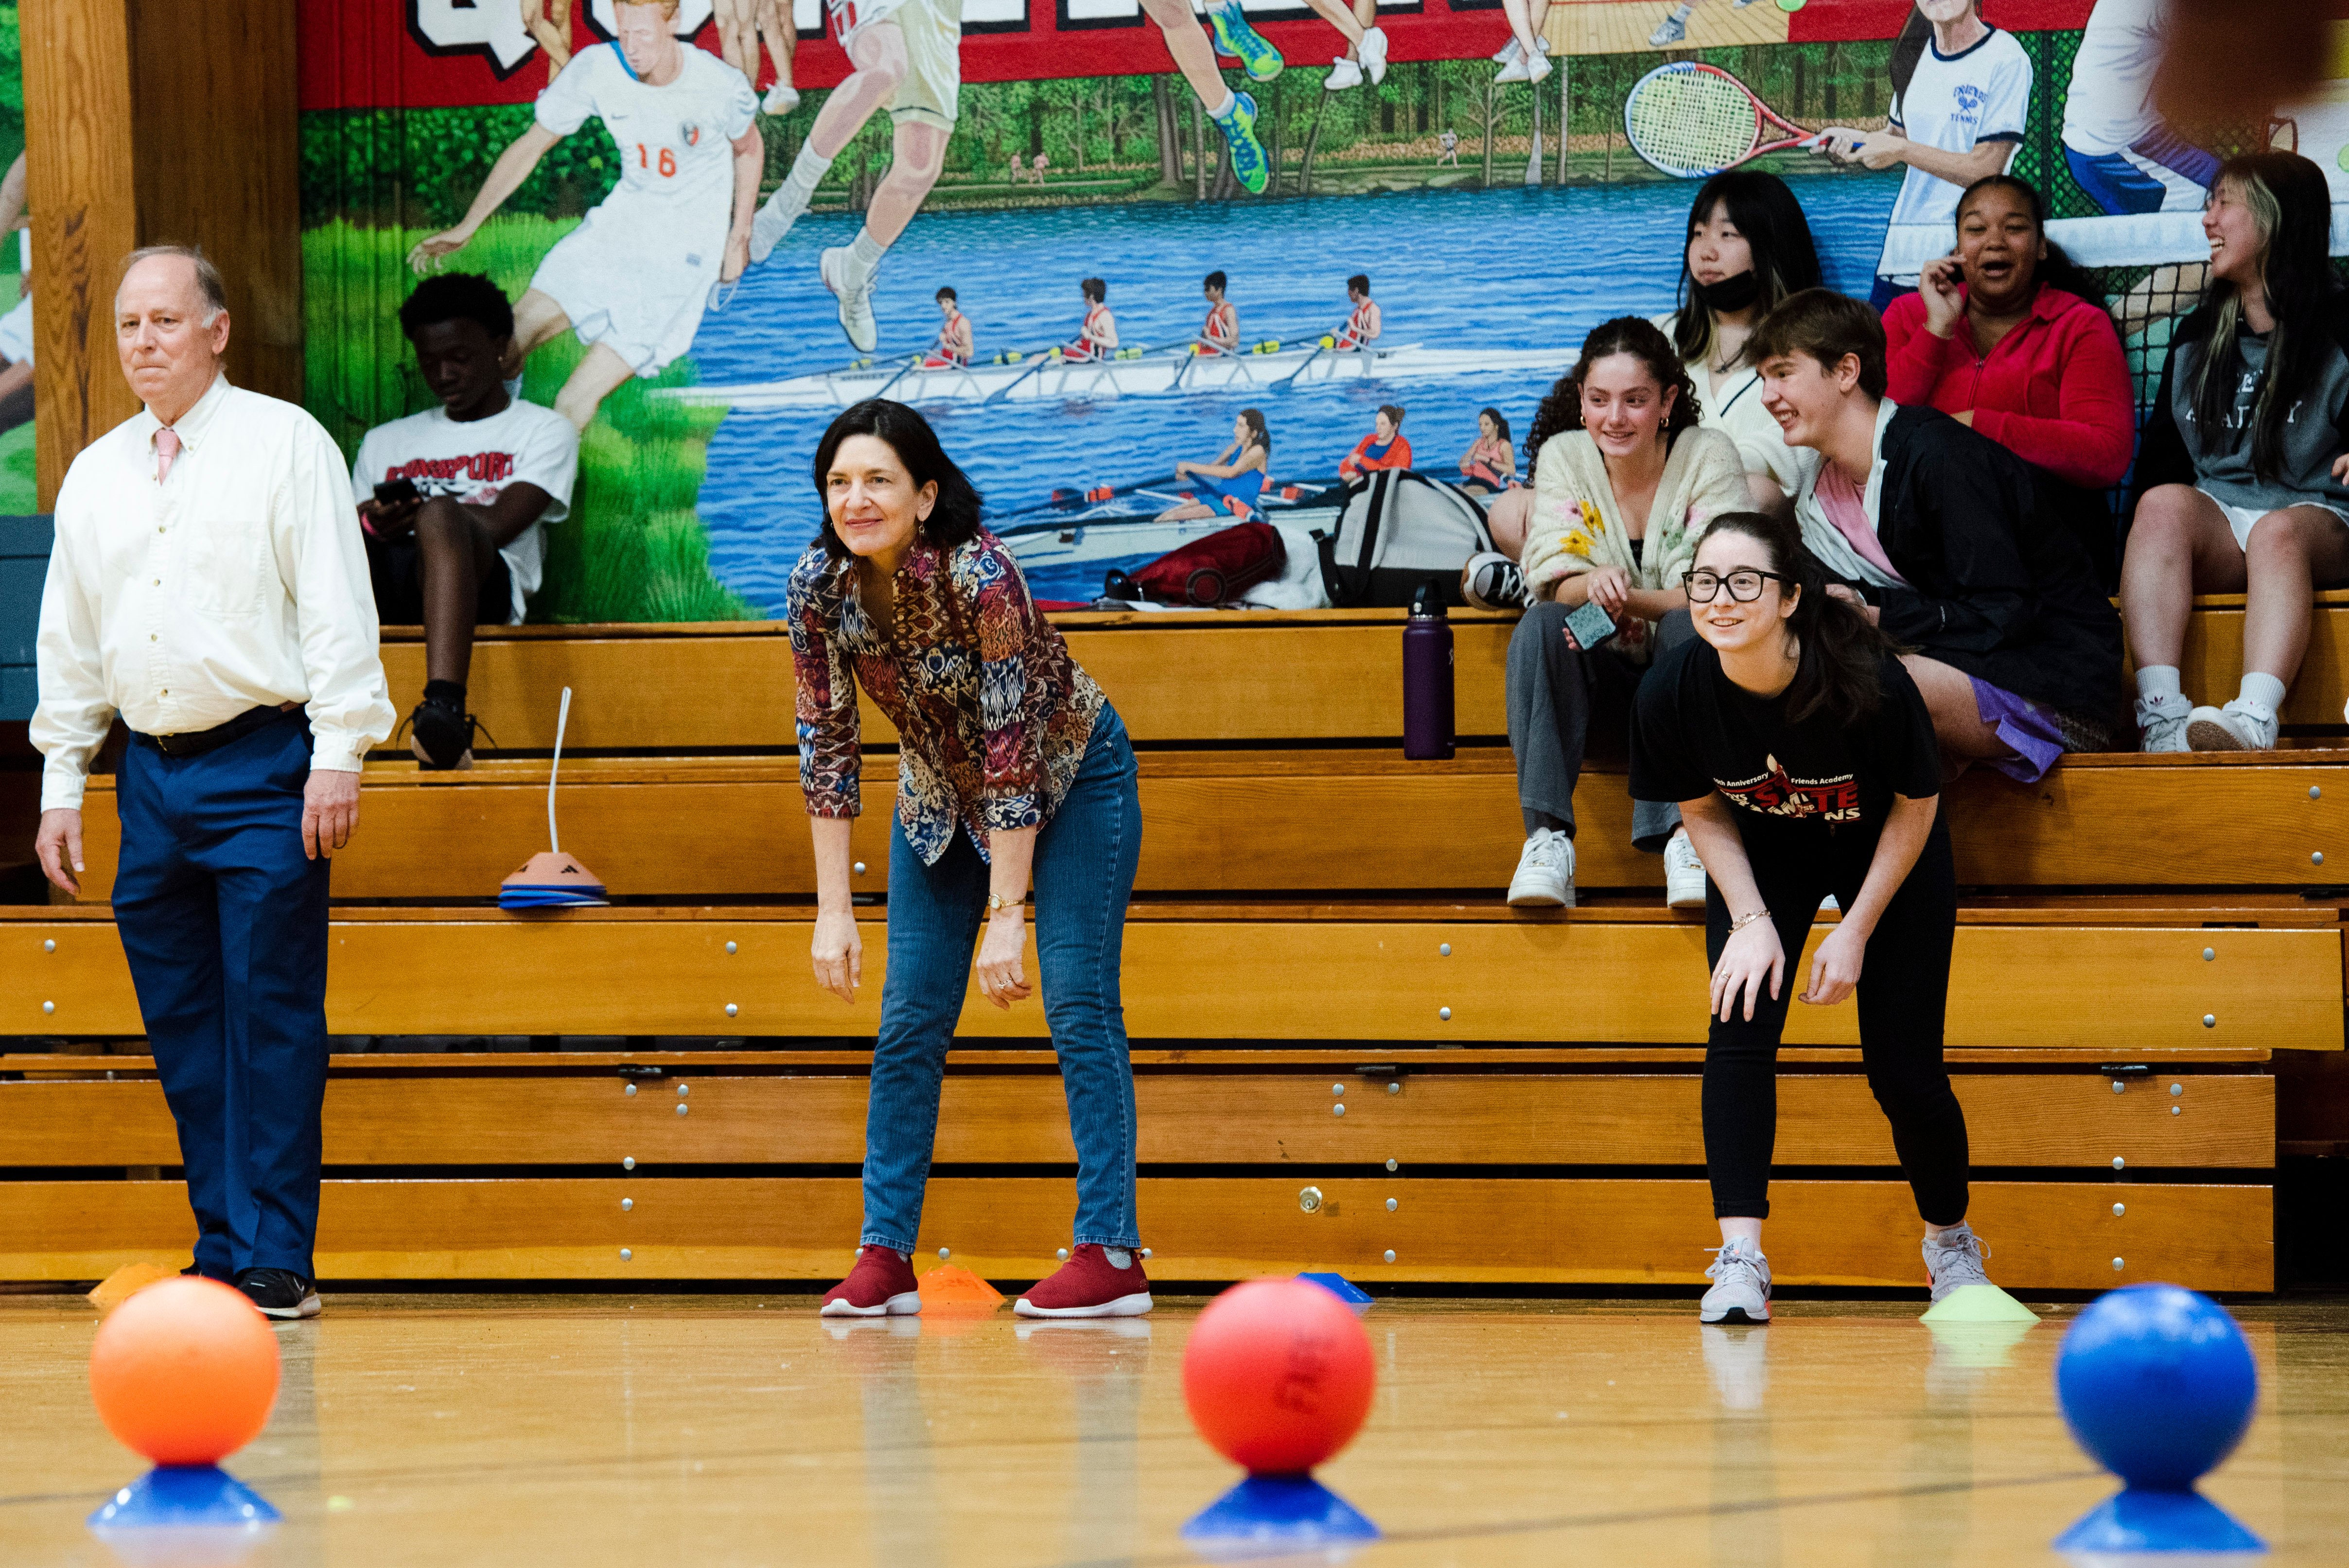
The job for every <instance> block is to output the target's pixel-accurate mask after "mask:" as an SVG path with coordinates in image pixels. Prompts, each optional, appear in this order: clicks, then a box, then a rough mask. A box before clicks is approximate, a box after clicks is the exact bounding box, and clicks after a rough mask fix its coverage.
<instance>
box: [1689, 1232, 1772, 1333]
mask: <svg viewBox="0 0 2349 1568" xmlns="http://www.w3.org/2000/svg"><path fill="white" fill-rule="evenodd" d="M1704 1276H1705V1278H1707V1279H1709V1280H1711V1281H1713V1288H1712V1289H1711V1290H1709V1291H1706V1292H1705V1293H1704V1300H1703V1302H1702V1304H1701V1305H1699V1306H1698V1307H1697V1319H1698V1321H1700V1322H1702V1323H1767V1322H1769V1321H1770V1260H1769V1259H1768V1258H1765V1257H1764V1256H1763V1255H1762V1249H1761V1247H1759V1246H1758V1245H1756V1244H1755V1243H1753V1242H1749V1241H1747V1240H1746V1239H1745V1238H1744V1237H1743V1236H1740V1237H1739V1238H1738V1239H1737V1240H1735V1241H1733V1242H1728V1243H1723V1245H1722V1246H1720V1247H1718V1248H1715V1249H1713V1266H1712V1267H1710V1268H1708V1269H1706V1270H1705V1271H1704Z"/></svg>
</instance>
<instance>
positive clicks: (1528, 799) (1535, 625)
mask: <svg viewBox="0 0 2349 1568" xmlns="http://www.w3.org/2000/svg"><path fill="white" fill-rule="evenodd" d="M1566 615H1567V611H1566V606H1564V605H1563V604H1560V603H1557V601H1556V600H1554V599H1543V600H1540V601H1538V602H1537V603H1534V604H1532V605H1531V606H1529V607H1528V608H1527V609H1526V614H1525V618H1524V619H1523V620H1521V621H1519V622H1518V623H1517V629H1516V632H1515V633H1514V634H1511V636H1510V638H1509V673H1508V696H1507V703H1508V709H1509V749H1510V751H1512V752H1513V753H1515V754H1516V759H1517V806H1518V809H1519V810H1522V811H1523V812H1524V814H1525V820H1526V837H1527V838H1531V837H1532V836H1533V832H1534V830H1535V829H1537V828H1540V827H1544V826H1547V824H1548V823H1549V822H1550V821H1556V822H1557V823H1558V824H1559V825H1561V826H1562V827H1563V828H1564V830H1565V831H1566V834H1567V836H1568V838H1571V837H1573V836H1574V786H1575V783H1576V781H1577V780H1578V779H1580V778H1581V776H1582V758H1583V754H1584V752H1585V751H1586V750H1587V749H1588V745H1589V740H1590V732H1591V730H1592V728H1593V727H1597V729H1598V730H1599V736H1600V738H1601V741H1602V744H1604V745H1606V746H1607V747H1608V748H1609V749H1610V750H1613V751H1617V752H1620V751H1621V750H1622V749H1623V748H1624V746H1625V743H1626V740H1627V738H1628V737H1629V736H1630V727H1631V695H1632V693H1634V692H1636V691H1637V690H1638V689H1639V687H1640V676H1644V675H1646V674H1647V672H1648V666H1647V665H1636V664H1633V663H1632V662H1631V661H1630V660H1629V659H1627V658H1624V657H1623V656H1622V655H1619V654H1618V653H1617V652H1616V651H1615V649H1614V646H1613V645H1612V644H1609V645H1607V646H1605V647H1602V648H1600V649H1599V651H1598V652H1597V653H1595V654H1586V653H1584V652H1582V651H1581V650H1580V649H1578V648H1570V647H1568V646H1567V644H1566ZM1695 635H1696V626H1695V624H1694V623H1693V622H1692V621H1691V620H1690V619H1689V614H1688V612H1687V611H1685V610H1675V611H1673V612H1672V613H1671V614H1669V615H1667V616H1665V617H1664V618H1663V619H1662V620H1661V621H1660V622H1658V623H1657V625H1656V647H1655V651H1656V653H1657V654H1658V655H1660V656H1661V655H1662V654H1663V653H1665V652H1666V651H1667V650H1669V649H1671V648H1675V647H1678V646H1679V645H1681V644H1682V643H1684V642H1686V641H1688V640H1689V639H1690V638H1691V637H1693V636H1695ZM1680 825H1681V809H1680V808H1679V807H1678V806H1676V805H1673V804H1672V803H1671V801H1669V800H1665V801H1657V800H1634V801H1632V802H1631V842H1632V844H1633V845H1634V846H1635V847H1637V848H1639V849H1642V850H1651V851H1661V850H1662V849H1663V847H1664V841H1665V840H1667V839H1669V838H1671V836H1672V830H1674V829H1675V828H1678V827H1679V826H1680Z"/></svg>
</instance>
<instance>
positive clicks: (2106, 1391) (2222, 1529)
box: [2054, 1284, 2267, 1553]
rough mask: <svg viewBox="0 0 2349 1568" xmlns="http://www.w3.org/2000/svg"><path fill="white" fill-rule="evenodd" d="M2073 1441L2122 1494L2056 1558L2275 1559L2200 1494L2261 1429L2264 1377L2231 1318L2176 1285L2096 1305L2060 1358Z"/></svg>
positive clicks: (2143, 1287)
mask: <svg viewBox="0 0 2349 1568" xmlns="http://www.w3.org/2000/svg"><path fill="white" fill-rule="evenodd" d="M2055 1397H2056V1402H2057V1403H2058V1404H2059V1405H2061V1406H2062V1408H2063V1411H2064V1421H2065V1423H2066V1424H2067V1425H2069V1426H2070V1428H2071V1429H2072V1435H2073V1437H2074V1438H2075V1439H2078V1441H2079V1444H2080V1446H2081V1447H2082V1448H2083V1449H2086V1450H2087V1452H2088V1454H2089V1455H2090V1457H2092V1458H2094V1459H2095V1460H2096V1461H2097V1462H2098V1463H2099V1464H2101V1465H2103V1466H2104V1467H2105V1468H2106V1470H2111V1471H2112V1472H2113V1473H2114V1474H2115V1475H2116V1476H2118V1477H2119V1478H2120V1479H2121V1481H2122V1483H2123V1487H2124V1490H2123V1491H2121V1492H2120V1494H2119V1495H2118V1496H2116V1497H2112V1498H2108V1499H2106V1501H2105V1502H2104V1503H2103V1504H2102V1505H2100V1506H2099V1507H2097V1508H2096V1509H2095V1510H2093V1511H2091V1512H2089V1513H2088V1514H2087V1515H2086V1516H2085V1517H2084V1518H2083V1519H2081V1520H2080V1521H2079V1522H2077V1523H2075V1524H2074V1525H2073V1526H2072V1528H2071V1529H2069V1530H2067V1531H2065V1532H2064V1533H2063V1534H2062V1535H2059V1536H2057V1537H2056V1538H2055V1541H2054V1547H2055V1550H2057V1551H2058V1552H2064V1553H2140V1552H2142V1553H2156V1552H2195V1553H2218V1552H2265V1551H2266V1550H2267V1544H2266V1542H2262V1541H2261V1539H2260V1538H2259V1537H2258V1536H2256V1535H2254V1534H2252V1533H2251V1532H2250V1531H2249V1530H2246V1529H2244V1528H2243V1526H2242V1525H2240V1524H2239V1523H2237V1522H2235V1521H2234V1520H2233V1519H2232V1518H2230V1517H2229V1515H2228V1514H2227V1511H2225V1510H2224V1509H2222V1508H2220V1506H2219V1505H2218V1504H2216V1503H2214V1502H2212V1501H2209V1499H2207V1498H2205V1497H2203V1496H2202V1495H2201V1494H2200V1493H2199V1492H2198V1491H2195V1490H2194V1484H2195V1482H2196V1481H2198V1480H2200V1479H2201V1478H2202V1477H2203V1476H2205V1475H2207V1474H2209V1472H2210V1471H2211V1470H2214V1469H2216V1468H2217V1467H2218V1465H2219V1464H2220V1461H2221V1460H2225V1459H2226V1457H2227V1456H2228V1455H2229V1454H2230V1453H2232V1452H2233V1451H2234V1449H2235V1445H2236V1444H2237V1443H2238V1442H2240V1441H2241V1440H2242V1436H2243V1433H2244V1432H2245V1430H2247V1429H2249V1428H2250V1426H2251V1415H2252V1411H2253V1408H2254V1407H2255V1406H2256V1404H2257V1403H2258V1398H2259V1368H2258V1365H2257V1363H2256V1362H2254V1361H2253V1359H2252V1357H2251V1346H2250V1345H2248V1344H2247V1343H2246V1342H2245V1341H2244V1339H2243V1331H2242V1330H2241V1329H2240V1327H2238V1326H2236V1324H2235V1320H2234V1319H2233V1318H2232V1317H2231V1316H2230V1315H2228V1313H2227V1310H2226V1308H2224V1307H2222V1306H2220V1305H2219V1304H2218V1303H2217V1302H2215V1301H2212V1300H2211V1299H2210V1298H2209V1297H2208V1296H2205V1295H2197V1294H2196V1293H2195V1292H2193V1291H2190V1290H2186V1289H2183V1288H2181V1287H2180V1286H2178V1285H2174V1284H2137V1285H2129V1286H2127V1287H2126V1288H2124V1289H2121V1290H2116V1291H2113V1292H2110V1293H2109V1294H2107V1295H2102V1296H2099V1297H2098V1298H2097V1299H2096V1300H2095V1301H2094V1302H2092V1303H2090V1304H2089V1305H2088V1307H2087V1309H2086V1310H2085V1311H2084V1312H2082V1313H2081V1314H2080V1315H2079V1318H2078V1319H2077V1320H2076V1321H2075V1323H2074V1324H2073V1325H2072V1326H2071V1329H2070V1331H2069V1332H2067V1333H2066V1334H2065V1335H2064V1344H2063V1347H2062V1348H2061V1349H2060V1350H2059V1351H2058V1352H2057V1353H2056V1357H2055Z"/></svg>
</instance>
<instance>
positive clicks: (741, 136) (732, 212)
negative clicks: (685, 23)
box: [408, 0, 766, 430]
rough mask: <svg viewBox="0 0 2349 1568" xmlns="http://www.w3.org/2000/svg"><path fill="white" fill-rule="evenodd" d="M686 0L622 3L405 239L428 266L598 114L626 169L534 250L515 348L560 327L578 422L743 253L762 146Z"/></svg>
mask: <svg viewBox="0 0 2349 1568" xmlns="http://www.w3.org/2000/svg"><path fill="white" fill-rule="evenodd" d="M677 9H678V0H643V3H632V0H623V3H622V4H620V5H616V6H615V7H613V17H614V21H615V24H616V25H615V26H614V28H613V31H614V33H615V34H616V37H615V38H614V40H613V42H612V43H610V44H608V45H598V46H595V47H594V48H591V49H587V50H585V51H583V52H582V53H581V54H580V55H579V56H578V57H577V58H576V59H575V60H574V61H573V62H572V63H571V65H569V66H568V67H565V68H564V71H563V73H562V75H560V76H559V77H556V78H555V81H554V85H552V86H550V87H549V88H547V89H546V90H545V91H544V92H543V93H541V94H540V95H539V97H538V105H537V108H536V109H535V110H534V112H533V120H532V124H531V127H530V129H527V130H525V131H523V133H522V134H521V135H520V136H518V137H516V138H515V139H513V141H512V143H511V144H510V145H509V146H508V147H507V148H506V150H504V151H503V152H502V153H500V154H499V155H498V160H497V161H496V162H495V163H494V164H492V165H491V167H490V173H489V178H488V179H486V180H484V181H482V182H481V193H480V194H479V195H477V196H475V197H474V198H473V204H472V206H471V208H470V209H469V210H468V211H466V213H465V216H464V219H463V221H462V222H459V223H458V224H457V226H456V227H455V228H452V229H444V230H442V231H441V232H440V233H437V234H430V235H427V236H426V237H425V238H423V239H422V240H419V241H418V242H417V243H416V247H415V248H414V249H413V250H411V251H410V252H409V256H408V261H409V265H410V266H412V267H414V268H415V269H416V270H417V271H419V272H423V271H425V270H426V269H427V268H429V267H430V266H431V265H432V264H433V263H435V262H437V261H438V260H439V259H440V258H441V257H443V256H446V255H448V254H449V253H450V252H452V251H455V250H457V249H459V248H460V247H461V246H462V245H464V244H465V242H467V241H469V240H471V238H472V237H473V235H474V234H475V233H476V232H478V231H479V230H480V229H481V225H482V223H483V222H487V221H488V219H489V217H490V215H491V214H492V213H493V212H495V211H497V210H498V208H499V206H500V205H501V204H502V203H503V202H504V201H505V200H506V198H508V197H509V196H512V194H513V193H514V191H517V190H519V189H520V188H521V186H522V183H523V181H525V180H527V179H529V178H530V174H531V170H533V169H535V168H537V167H538V162H539V160H541V159H542V158H543V157H545V156H546V152H547V150H548V149H549V148H551V147H553V146H554V144H555V143H556V142H558V141H560V140H562V139H564V137H566V136H569V135H570V134H571V133H572V132H574V131H575V130H577V129H579V128H580V127H581V126H583V125H585V124H586V123H587V121H588V120H589V119H601V120H602V121H603V122H604V129H605V132H606V133H608V134H609V135H610V137H611V139H612V147H613V151H614V152H615V154H616V156H617V158H618V160H619V165H620V182H619V184H618V185H616V187H614V188H613V191H612V193H611V194H610V195H609V196H606V197H605V198H604V200H603V201H602V202H601V203H600V204H598V205H597V207H596V208H595V211H592V212H590V213H588V214H587V216H586V217H585V218H584V219H582V220H581V221H580V224H579V226H578V227H577V228H576V229H574V230H573V231H571V232H569V233H568V234H565V235H564V237H563V238H562V239H560V240H558V241H556V242H555V244H554V249H553V250H551V251H549V252H548V253H546V258H545V259H544V260H543V261H542V262H540V263H539V264H538V271H537V273H535V274H533V277H532V278H531V280H530V289H529V291H528V292H527V293H525V294H523V296H522V298H521V300H520V301H519V302H517V303H516V304H515V305H514V356H515V357H514V362H513V364H512V366H509V370H510V372H511V373H514V374H519V373H520V368H521V361H522V359H523V357H525V356H528V355H529V354H530V353H531V352H532V351H533V350H534V349H536V348H538V347H540V346H543V345H544V344H547V343H550V342H552V341H554V339H555V338H556V337H558V336H560V335H562V334H564V332H566V331H567V332H574V333H576V334H577V335H578V337H579V341H580V342H581V343H582V344H585V346H587V353H586V356H585V358H583V359H581V360H580V362H579V366H578V368H577V369H575V370H574V371H573V372H572V373H571V377H570V379H569V380H567V381H565V382H564V386H563V390H562V391H561V392H560V393H559V394H558V395H557V396H556V397H555V399H554V407H555V411H556V412H557V413H559V414H561V415H562V416H563V417H564V418H566V419H569V420H570V421H571V423H572V424H573V425H574V426H576V427H577V428H580V429H583V430H584V429H585V428H587V424H588V421H589V420H591V419H593V418H595V410H596V408H597V407H600V406H601V405H602V403H603V401H604V399H605V397H609V396H610V395H611V393H612V392H613V391H614V390H615V389H616V388H617V387H619V386H621V385H622V384H623V383H624V382H626V380H627V379H628V377H631V376H644V377H651V376H657V375H659V374H660V373H661V371H663V370H664V369H666V368H667V366H668V365H669V364H670V362H671V361H673V360H675V359H676V358H677V357H678V356H680V355H682V354H684V353H685V352H686V350H688V348H691V347H692V346H693V337H694V334H695V333H696V332H697V331H698V330H699V328H700V325H701V315H702V309H703V307H704V305H705V304H708V302H709V297H710V294H711V285H712V284H713V283H716V282H719V281H724V282H731V281H732V280H733V279H735V278H737V277H739V276H740V275H741V272H742V269H743V268H744V267H745V266H746V265H748V264H749V262H750V214H751V211H752V208H753V206H754V204H755V203H756V202H757V201H758V198H759V176H760V173H761V170H762V169H763V168H764V166H765V163H766V147H765V144H764V143H763V142H762V141H761V139H760V137H759V132H758V129H757V126H756V125H755V123H754V121H755V119H756V116H757V113H758V107H759V105H758V99H757V98H756V96H755V95H754V94H753V93H752V92H751V90H750V83H749V82H748V81H747V80H745V79H744V78H743V76H742V73H741V72H740V71H738V70H736V69H735V68H734V67H731V66H730V65H728V64H727V63H726V62H725V61H723V60H721V59H719V57H717V56H715V55H713V54H711V53H709V51H708V50H706V49H699V48H695V47H693V46H690V45H687V44H683V43H680V42H679V41H678V37H677V36H676V34H675V33H674V32H673V31H672V28H673V26H675V21H676V16H677Z"/></svg>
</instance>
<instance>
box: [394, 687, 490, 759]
mask: <svg viewBox="0 0 2349 1568" xmlns="http://www.w3.org/2000/svg"><path fill="white" fill-rule="evenodd" d="M479 723H480V720H478V719H476V718H475V717H473V716H472V715H471V714H470V713H464V712H461V711H460V710H459V709H457V708H455V707H450V705H449V704H447V703H445V702H434V701H431V700H429V699H427V700H426V701H423V702H419V703H418V704H417V705H416V711H415V712H414V713H412V714H410V715H409V716H408V728H409V735H408V748H409V750H410V751H413V752H414V753H416V760H417V761H419V763H422V764H423V766H424V769H425V771H426V772H428V773H431V772H444V771H446V770H448V769H455V768H471V766H472V765H473V731H474V729H475V727H477V726H478V725H479Z"/></svg>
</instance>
